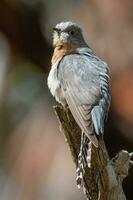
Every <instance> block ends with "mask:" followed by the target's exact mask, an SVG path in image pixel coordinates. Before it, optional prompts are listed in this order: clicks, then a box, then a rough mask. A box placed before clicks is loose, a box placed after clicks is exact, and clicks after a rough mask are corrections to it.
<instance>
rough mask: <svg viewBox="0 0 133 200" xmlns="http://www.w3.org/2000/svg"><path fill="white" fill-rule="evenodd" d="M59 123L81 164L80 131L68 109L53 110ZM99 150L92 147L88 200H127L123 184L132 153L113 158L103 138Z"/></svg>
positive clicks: (87, 176) (87, 174) (86, 183)
mask: <svg viewBox="0 0 133 200" xmlns="http://www.w3.org/2000/svg"><path fill="white" fill-rule="evenodd" d="M54 110H55V113H56V116H57V118H58V121H59V123H60V130H61V132H63V133H64V136H65V140H66V142H67V144H68V146H69V149H70V151H71V154H72V157H73V161H74V162H75V164H76V167H77V164H78V153H79V149H80V142H81V130H80V128H79V127H78V125H77V123H76V122H75V120H74V118H73V116H72V114H71V112H70V110H69V108H67V109H64V108H63V107H62V106H55V107H54ZM99 143H100V145H99V148H96V147H95V146H94V145H93V144H92V145H91V152H92V154H91V166H90V167H86V171H85V174H84V184H83V191H84V194H85V195H86V197H87V199H88V200H126V197H125V194H124V192H123V188H122V181H123V179H124V178H125V177H126V176H127V175H128V170H129V168H130V166H131V165H132V164H133V161H131V158H132V156H133V153H128V152H127V151H125V150H121V151H120V152H119V153H118V154H117V155H116V156H115V157H114V158H112V159H110V158H109V155H108V152H107V149H106V146H105V144H104V140H103V137H100V138H99Z"/></svg>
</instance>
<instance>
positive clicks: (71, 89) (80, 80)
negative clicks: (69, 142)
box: [58, 54, 106, 146]
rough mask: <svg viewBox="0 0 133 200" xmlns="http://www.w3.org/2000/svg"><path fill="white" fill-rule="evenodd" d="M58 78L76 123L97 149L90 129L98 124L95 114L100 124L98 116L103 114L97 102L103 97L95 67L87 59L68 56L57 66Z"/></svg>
mask: <svg viewBox="0 0 133 200" xmlns="http://www.w3.org/2000/svg"><path fill="white" fill-rule="evenodd" d="M58 78H59V79H60V81H61V87H62V88H63V91H64V95H65V98H66V101H67V103H68V105H69V108H70V110H71V112H72V114H73V116H74V118H75V120H76V122H77V123H78V125H79V126H80V128H81V129H82V131H84V132H85V133H86V134H87V135H88V137H89V139H90V140H91V141H92V142H93V144H94V145H95V146H98V141H97V138H96V136H95V134H94V132H95V131H96V130H95V131H93V126H94V128H95V127H96V125H95V124H97V123H98V122H97V119H95V118H96V117H97V116H95V115H96V114H97V113H98V120H99V121H101V113H102V112H103V113H105V112H106V111H105V109H104V108H103V107H104V106H103V104H102V102H101V103H100V101H103V100H104V97H103V91H102V88H101V80H100V72H99V68H98V67H97V66H95V64H94V63H92V62H91V61H90V60H89V59H88V58H87V56H84V55H82V56H81V55H76V54H75V55H74V54H73V55H68V56H66V57H64V58H63V60H62V61H61V62H60V64H59V68H58ZM103 85H104V84H103ZM102 99H103V100H102ZM105 100H106V99H105ZM98 106H99V108H98V109H96V108H97V107H98ZM93 110H94V111H93ZM102 115H103V114H102ZM105 115H106V114H105ZM100 123H101V122H100ZM100 126H102V125H100ZM96 133H97V131H96Z"/></svg>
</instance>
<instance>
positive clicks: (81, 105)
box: [47, 21, 111, 187]
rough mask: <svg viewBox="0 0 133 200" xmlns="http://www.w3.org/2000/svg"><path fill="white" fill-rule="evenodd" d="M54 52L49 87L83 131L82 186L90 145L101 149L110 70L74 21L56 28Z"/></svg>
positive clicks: (79, 176) (79, 161)
mask: <svg viewBox="0 0 133 200" xmlns="http://www.w3.org/2000/svg"><path fill="white" fill-rule="evenodd" d="M53 46H54V52H53V56H52V60H51V70H50V72H49V75H48V79H47V84H48V88H49V90H50V92H51V94H52V95H53V96H54V97H55V99H56V101H57V102H59V103H60V104H62V106H63V107H65V106H68V107H69V109H70V111H71V113H72V115H73V117H74V119H75V121H76V122H77V124H78V126H79V127H80V129H81V132H82V134H81V135H82V136H81V146H80V151H79V155H78V166H77V185H78V187H81V186H82V185H83V179H84V173H85V169H86V167H87V166H88V160H87V157H88V149H89V146H90V144H93V145H94V146H95V147H96V148H98V147H99V140H98V137H99V136H100V135H103V133H104V124H105V121H106V119H107V116H108V111H109V107H110V100H111V97H110V70H109V67H108V65H107V64H106V63H105V62H104V61H103V60H102V59H101V58H99V57H98V56H97V55H96V53H95V52H94V51H93V50H92V49H91V48H90V47H89V45H88V44H87V43H86V41H85V39H84V36H83V31H82V29H81V27H80V26H79V25H78V24H77V23H75V22H71V21H66V22H60V23H58V24H57V25H56V26H55V27H54V28H53Z"/></svg>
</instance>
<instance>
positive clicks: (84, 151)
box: [76, 131, 89, 188]
mask: <svg viewBox="0 0 133 200" xmlns="http://www.w3.org/2000/svg"><path fill="white" fill-rule="evenodd" d="M88 145H89V139H88V137H87V136H86V134H85V133H84V132H83V131H82V137H81V146H80V152H79V155H78V167H77V178H76V181H77V186H78V188H80V187H81V186H83V177H84V173H85V168H86V167H87V165H88V164H87V155H88V147H89V146H88Z"/></svg>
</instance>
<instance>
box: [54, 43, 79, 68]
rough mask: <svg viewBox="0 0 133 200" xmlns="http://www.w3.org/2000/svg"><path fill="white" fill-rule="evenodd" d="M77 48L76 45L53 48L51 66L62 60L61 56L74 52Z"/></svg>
mask: <svg viewBox="0 0 133 200" xmlns="http://www.w3.org/2000/svg"><path fill="white" fill-rule="evenodd" d="M77 48H79V46H78V45H69V44H62V45H60V46H57V47H55V49H54V53H53V56H52V65H54V64H55V63H56V62H57V61H58V62H59V61H60V60H61V59H62V58H63V56H65V55H68V54H71V53H74V52H76V49H77Z"/></svg>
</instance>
